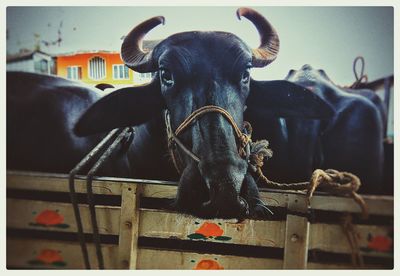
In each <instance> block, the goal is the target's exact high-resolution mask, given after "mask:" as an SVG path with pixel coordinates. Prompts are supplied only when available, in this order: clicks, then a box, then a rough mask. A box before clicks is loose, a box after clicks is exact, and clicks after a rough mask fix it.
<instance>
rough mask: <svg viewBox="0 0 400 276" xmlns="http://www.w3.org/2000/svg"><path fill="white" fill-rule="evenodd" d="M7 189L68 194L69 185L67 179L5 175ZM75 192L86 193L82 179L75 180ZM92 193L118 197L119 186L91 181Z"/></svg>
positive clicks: (112, 183)
mask: <svg viewBox="0 0 400 276" xmlns="http://www.w3.org/2000/svg"><path fill="white" fill-rule="evenodd" d="M6 181H7V188H8V189H10V188H12V189H23V190H34V191H50V192H69V183H68V178H67V177H63V178H61V177H54V176H51V175H49V176H40V175H36V174H35V175H24V174H21V175H19V174H9V173H7V180H6ZM75 191H76V192H77V193H86V181H85V180H83V179H76V180H75ZM93 193H94V194H103V195H120V194H121V184H120V183H118V182H112V181H99V180H93Z"/></svg>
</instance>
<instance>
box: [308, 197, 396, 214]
mask: <svg viewBox="0 0 400 276" xmlns="http://www.w3.org/2000/svg"><path fill="white" fill-rule="evenodd" d="M362 197H363V198H364V200H365V203H366V204H367V205H368V209H369V213H370V214H371V215H381V216H393V213H394V205H393V197H392V196H371V195H362ZM310 204H311V208H312V209H315V210H324V211H336V212H351V213H361V209H360V206H359V205H358V204H357V203H356V202H355V201H354V200H353V199H352V198H347V197H335V196H327V195H324V196H322V195H319V196H314V197H312V198H311V202H310Z"/></svg>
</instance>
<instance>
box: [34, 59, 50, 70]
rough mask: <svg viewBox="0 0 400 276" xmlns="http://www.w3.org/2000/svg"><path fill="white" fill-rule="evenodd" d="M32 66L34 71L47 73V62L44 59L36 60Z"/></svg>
mask: <svg viewBox="0 0 400 276" xmlns="http://www.w3.org/2000/svg"><path fill="white" fill-rule="evenodd" d="M34 66H35V72H39V73H46V74H47V73H49V62H48V61H47V60H45V59H40V60H36V61H35V63H34Z"/></svg>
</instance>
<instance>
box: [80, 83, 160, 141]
mask: <svg viewBox="0 0 400 276" xmlns="http://www.w3.org/2000/svg"><path fill="white" fill-rule="evenodd" d="M163 108H164V100H163V98H162V96H161V92H160V85H159V82H158V81H157V80H153V81H152V82H151V83H149V84H148V85H143V86H137V87H127V88H122V89H119V90H116V91H114V92H112V93H110V94H109V95H106V96H104V97H103V98H101V99H100V100H98V101H97V102H95V103H94V104H93V105H92V106H91V107H89V108H88V109H87V110H86V112H85V113H83V115H82V116H81V117H80V118H79V120H78V122H77V123H76V125H75V127H74V132H75V134H76V135H78V136H87V135H91V134H95V133H100V132H105V131H110V130H112V129H114V128H117V127H126V126H135V125H139V124H142V123H144V122H146V121H148V120H149V119H151V118H152V117H153V116H156V115H157V114H159V112H160V111H161V110H162V109H163Z"/></svg>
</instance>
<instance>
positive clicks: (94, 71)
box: [89, 57, 106, 80]
mask: <svg viewBox="0 0 400 276" xmlns="http://www.w3.org/2000/svg"><path fill="white" fill-rule="evenodd" d="M89 77H90V78H91V79H93V80H101V79H104V78H105V77H106V62H105V60H104V59H102V58H101V57H94V58H92V59H90V60H89Z"/></svg>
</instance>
